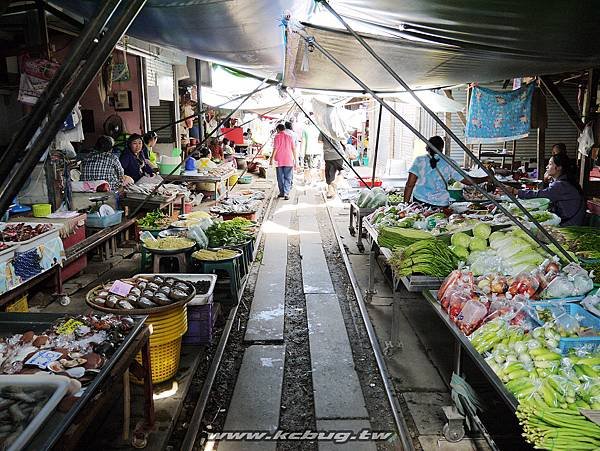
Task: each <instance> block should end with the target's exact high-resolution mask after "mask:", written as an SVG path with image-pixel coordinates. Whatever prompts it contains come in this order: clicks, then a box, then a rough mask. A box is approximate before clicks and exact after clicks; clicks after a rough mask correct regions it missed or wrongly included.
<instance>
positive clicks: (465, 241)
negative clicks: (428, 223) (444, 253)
mask: <svg viewBox="0 0 600 451" xmlns="http://www.w3.org/2000/svg"><path fill="white" fill-rule="evenodd" d="M450 242H451V243H452V245H453V246H462V247H464V248H468V247H469V243H470V242H471V237H470V236H469V235H467V234H466V233H464V232H458V233H455V234H454V235H452V238H450Z"/></svg>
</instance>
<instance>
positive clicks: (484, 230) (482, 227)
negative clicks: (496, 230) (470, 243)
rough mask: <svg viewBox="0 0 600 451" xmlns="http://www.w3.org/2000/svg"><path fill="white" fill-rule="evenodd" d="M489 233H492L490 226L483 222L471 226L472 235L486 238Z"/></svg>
mask: <svg viewBox="0 0 600 451" xmlns="http://www.w3.org/2000/svg"><path fill="white" fill-rule="evenodd" d="M491 233H492V228H491V227H490V226H489V225H488V224H486V223H484V222H480V223H478V224H477V225H476V226H475V227H473V236H474V237H477V238H482V239H484V240H487V239H488V237H489V236H490V234H491Z"/></svg>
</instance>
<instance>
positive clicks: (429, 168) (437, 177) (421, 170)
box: [404, 136, 488, 207]
mask: <svg viewBox="0 0 600 451" xmlns="http://www.w3.org/2000/svg"><path fill="white" fill-rule="evenodd" d="M429 144H430V145H428V146H427V155H421V156H418V157H417V158H415V161H414V162H413V164H412V166H411V167H410V169H409V170H408V172H409V174H408V180H407V182H406V187H405V188H404V201H405V202H410V200H411V198H412V200H413V201H415V202H420V203H422V204H426V205H429V206H432V207H447V206H448V205H450V194H449V193H448V183H449V182H450V180H455V181H460V182H462V183H464V184H465V185H471V182H470V181H469V180H466V179H465V178H463V176H462V175H461V174H460V173H459V172H458V171H456V170H455V169H454V168H452V166H450V165H449V164H448V163H446V162H445V161H444V160H442V159H441V158H439V157H437V156H436V154H435V150H433V148H432V147H431V146H434V147H436V148H437V149H438V150H439V151H443V150H444V140H443V139H442V138H441V137H440V136H433V137H431V138H429ZM471 178H472V179H473V181H475V183H483V182H485V181H487V180H488V177H471Z"/></svg>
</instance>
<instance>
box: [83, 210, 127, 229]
mask: <svg viewBox="0 0 600 451" xmlns="http://www.w3.org/2000/svg"><path fill="white" fill-rule="evenodd" d="M122 219H123V210H117V211H115V212H114V213H113V214H112V215H107V216H100V215H99V214H98V213H90V214H88V215H87V219H86V220H85V224H86V225H87V226H88V227H93V228H95V229H103V228H105V227H110V226H114V225H116V224H120V223H121V220H122Z"/></svg>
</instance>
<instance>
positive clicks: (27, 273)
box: [12, 248, 42, 282]
mask: <svg viewBox="0 0 600 451" xmlns="http://www.w3.org/2000/svg"><path fill="white" fill-rule="evenodd" d="M41 259H42V258H41V256H40V254H39V253H38V250H37V248H33V249H30V250H28V251H25V252H15V257H14V258H13V262H12V264H13V268H15V274H16V275H17V276H18V277H19V279H20V280H22V281H23V282H25V281H26V280H29V279H31V278H32V277H35V276H37V275H38V274H39V273H41V272H42V267H41V265H40V261H41Z"/></svg>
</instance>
